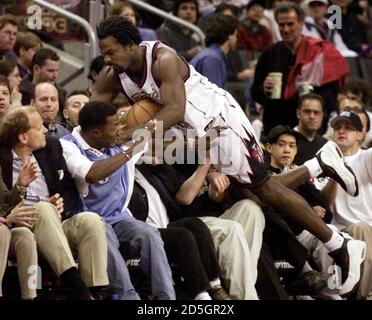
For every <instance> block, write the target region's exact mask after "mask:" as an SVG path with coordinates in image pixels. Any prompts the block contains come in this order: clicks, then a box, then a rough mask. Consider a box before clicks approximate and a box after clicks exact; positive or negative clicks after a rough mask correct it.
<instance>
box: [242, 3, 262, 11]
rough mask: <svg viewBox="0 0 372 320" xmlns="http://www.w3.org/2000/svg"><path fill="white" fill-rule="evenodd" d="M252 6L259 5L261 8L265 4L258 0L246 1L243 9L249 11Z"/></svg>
mask: <svg viewBox="0 0 372 320" xmlns="http://www.w3.org/2000/svg"><path fill="white" fill-rule="evenodd" d="M254 6H260V7H262V8H265V5H264V4H263V2H262V1H260V0H251V1H249V2H248V4H247V6H246V7H245V11H249V9H251V8H252V7H254Z"/></svg>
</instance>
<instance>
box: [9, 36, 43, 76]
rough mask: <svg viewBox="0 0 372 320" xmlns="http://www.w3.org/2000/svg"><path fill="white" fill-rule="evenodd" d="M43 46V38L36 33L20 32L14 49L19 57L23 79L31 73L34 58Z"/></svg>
mask: <svg viewBox="0 0 372 320" xmlns="http://www.w3.org/2000/svg"><path fill="white" fill-rule="evenodd" d="M41 47H42V43H41V40H40V39H39V37H38V36H37V35H36V34H34V33H32V32H18V34H17V40H16V43H15V45H14V49H13V50H14V53H15V54H16V55H17V57H18V59H17V60H18V61H17V65H18V69H19V74H20V75H21V78H22V79H23V78H24V77H25V76H27V75H28V74H30V73H31V71H32V70H31V65H32V58H33V57H34V55H35V53H36V51H38V50H40V49H41Z"/></svg>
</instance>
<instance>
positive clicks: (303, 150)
mask: <svg viewBox="0 0 372 320" xmlns="http://www.w3.org/2000/svg"><path fill="white" fill-rule="evenodd" d="M323 117H324V101H323V98H322V97H321V96H319V95H317V94H315V93H309V94H305V95H303V96H301V97H300V99H299V101H298V108H297V119H298V124H297V126H296V127H295V128H294V129H295V130H296V131H298V132H299V133H301V135H299V137H298V138H297V154H296V157H295V158H294V161H293V162H294V163H295V164H297V165H302V164H303V163H304V162H305V161H307V160H310V159H311V158H314V156H315V154H316V153H317V152H318V150H319V149H320V148H321V147H323V145H324V144H325V143H326V142H327V141H328V140H327V139H326V138H324V137H322V136H321V135H320V134H319V133H318V132H319V129H320V127H321V126H322V122H323Z"/></svg>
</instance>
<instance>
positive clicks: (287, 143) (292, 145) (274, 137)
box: [266, 125, 299, 169]
mask: <svg viewBox="0 0 372 320" xmlns="http://www.w3.org/2000/svg"><path fill="white" fill-rule="evenodd" d="M298 135H299V134H298V133H297V132H296V131H294V130H293V129H292V128H290V127H288V126H283V125H278V126H276V127H274V128H272V129H271V130H270V132H269V134H268V136H267V143H266V150H267V151H268V152H269V153H270V155H271V165H272V166H273V167H275V168H281V169H282V168H284V167H288V166H290V165H291V164H292V163H293V160H294V158H295V156H296V154H297V137H298Z"/></svg>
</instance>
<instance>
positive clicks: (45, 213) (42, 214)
mask: <svg viewBox="0 0 372 320" xmlns="http://www.w3.org/2000/svg"><path fill="white" fill-rule="evenodd" d="M35 207H36V208H37V219H38V222H40V221H46V220H50V219H51V218H53V215H54V216H56V217H58V218H59V213H58V211H57V208H56V207H55V206H54V205H52V204H51V203H49V202H46V201H40V202H38V203H36V204H35Z"/></svg>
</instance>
